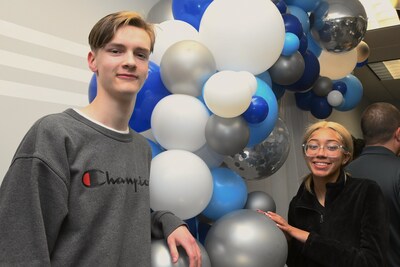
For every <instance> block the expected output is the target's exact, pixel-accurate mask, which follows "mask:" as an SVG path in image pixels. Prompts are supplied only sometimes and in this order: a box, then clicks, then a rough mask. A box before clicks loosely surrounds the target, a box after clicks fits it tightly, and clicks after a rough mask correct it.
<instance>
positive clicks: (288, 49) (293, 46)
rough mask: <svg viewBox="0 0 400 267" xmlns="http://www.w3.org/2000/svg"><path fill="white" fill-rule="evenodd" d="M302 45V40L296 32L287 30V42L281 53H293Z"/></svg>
mask: <svg viewBox="0 0 400 267" xmlns="http://www.w3.org/2000/svg"><path fill="white" fill-rule="evenodd" d="M299 47H300V40H299V37H297V35H296V34H294V33H291V32H287V33H285V42H284V44H283V49H282V52H281V54H282V55H284V56H290V55H293V54H294V52H297V50H299Z"/></svg>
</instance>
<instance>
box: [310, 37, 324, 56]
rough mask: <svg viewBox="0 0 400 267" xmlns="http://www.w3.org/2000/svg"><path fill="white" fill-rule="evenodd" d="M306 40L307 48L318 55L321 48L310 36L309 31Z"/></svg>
mask: <svg viewBox="0 0 400 267" xmlns="http://www.w3.org/2000/svg"><path fill="white" fill-rule="evenodd" d="M307 40H308V50H310V51H311V52H312V53H313V54H314V55H315V56H316V57H319V56H320V55H321V52H322V48H321V47H320V46H319V44H318V43H317V42H316V41H315V39H314V37H312V35H311V33H308V34H307Z"/></svg>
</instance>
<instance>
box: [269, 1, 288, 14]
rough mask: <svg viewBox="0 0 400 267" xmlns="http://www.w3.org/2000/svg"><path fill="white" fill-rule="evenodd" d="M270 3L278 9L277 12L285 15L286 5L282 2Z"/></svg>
mask: <svg viewBox="0 0 400 267" xmlns="http://www.w3.org/2000/svg"><path fill="white" fill-rule="evenodd" d="M272 2H273V3H274V4H275V6H276V7H277V8H278V10H279V12H280V13H281V14H285V13H286V10H287V6H286V3H285V2H284V1H283V0H273V1H272Z"/></svg>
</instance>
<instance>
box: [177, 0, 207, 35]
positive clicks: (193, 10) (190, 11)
mask: <svg viewBox="0 0 400 267" xmlns="http://www.w3.org/2000/svg"><path fill="white" fill-rule="evenodd" d="M211 2H212V0H172V14H173V16H174V19H177V20H182V21H184V22H187V23H189V24H190V25H192V26H193V27H194V28H195V29H196V30H199V27H200V21H201V18H202V17H203V14H204V11H206V9H207V7H208V6H209V5H210V3H211Z"/></svg>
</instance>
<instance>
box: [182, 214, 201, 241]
mask: <svg viewBox="0 0 400 267" xmlns="http://www.w3.org/2000/svg"><path fill="white" fill-rule="evenodd" d="M184 222H185V223H186V224H187V226H188V228H189V232H190V233H191V234H192V236H194V238H197V233H198V220H197V218H196V217H193V218H190V219H187V220H184Z"/></svg>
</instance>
